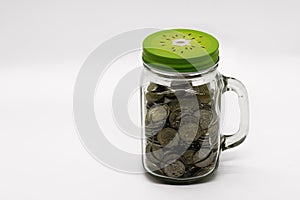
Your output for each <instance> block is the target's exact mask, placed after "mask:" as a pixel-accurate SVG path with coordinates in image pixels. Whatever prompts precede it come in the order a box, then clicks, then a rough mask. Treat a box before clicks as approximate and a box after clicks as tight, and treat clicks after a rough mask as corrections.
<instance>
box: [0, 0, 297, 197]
mask: <svg viewBox="0 0 300 200" xmlns="http://www.w3.org/2000/svg"><path fill="white" fill-rule="evenodd" d="M299 6H300V5H299V2H298V1H296V0H294V1H292V0H285V1H271V0H267V1H259V0H252V1H243V0H228V1H217V0H211V1H201V0H197V1H191V0H185V1H175V0H173V1H169V0H165V1H161V0H160V1H158V0H151V1H141V0H139V1H137V0H135V1H134V0H126V1H115V0H110V1H107V2H106V1H99V0H98V1H96V0H95V1H92V0H85V1H83V0H72V1H71V0H69V1H68V0H52V1H43V0H42V1H38V0H28V1H21V0H0V159H1V160H0V199H5V200H10V199H26V200H27V199H30V200H35V199H73V200H75V199H89V200H90V199H91V200H94V199H104V198H109V199H132V200H134V199H162V198H167V199H218V198H222V199H232V200H233V199H241V198H242V199H251V200H252V199H283V198H285V199H299V197H300V192H299V189H300V186H299V183H298V180H299V179H300V172H299V169H300V156H299V152H300V147H299V145H298V140H299V139H300V136H299V134H300V132H299V126H298V123H299V111H300V105H299V102H300V91H299V83H300V81H299V72H300V71H299V67H300V66H299V63H300V57H299V56H300V47H299V44H300V37H299V35H300V27H299V24H300V12H299ZM145 27H153V28H174V27H176V28H177V27H187V28H194V29H200V30H203V31H207V32H209V33H212V34H213V35H214V36H216V37H217V38H218V40H219V41H220V43H221V47H220V55H221V64H220V67H219V71H221V72H222V73H224V74H225V75H230V76H233V77H237V78H239V79H240V80H242V81H243V82H244V84H245V85H246V86H247V89H248V93H249V98H250V111H251V125H250V133H249V136H248V138H247V140H246V141H245V142H244V143H243V144H242V145H241V146H239V147H237V148H235V149H233V150H230V151H228V152H224V153H223V154H222V155H221V160H220V166H219V169H218V173H217V176H216V177H215V178H214V179H213V180H211V181H210V182H206V183H202V184H195V185H188V186H171V185H163V184H157V183H154V182H152V181H151V180H149V179H147V178H146V177H145V176H144V175H143V174H139V175H132V174H126V173H120V172H116V171H114V170H111V169H109V168H106V167H104V166H103V165H101V164H100V163H98V162H97V161H96V160H94V159H93V158H92V157H91V156H90V155H89V154H88V153H87V152H86V151H85V149H84V148H83V147H82V145H81V143H80V140H79V137H78V135H77V133H76V130H75V124H74V122H73V115H72V93H73V87H74V83H75V80H76V76H77V74H78V72H79V70H80V67H81V65H82V64H83V62H84V60H85V59H86V58H87V56H88V55H89V53H90V52H92V51H93V49H94V48H96V47H97V46H98V45H99V44H101V42H103V41H105V40H107V39H109V38H110V37H112V36H113V35H117V34H119V33H121V32H125V31H129V30H132V29H137V28H145ZM111 78H112V79H113V78H114V77H113V76H112V77H111ZM227 106H229V108H230V103H229V105H227ZM233 107H234V106H233ZM130 108H131V107H130ZM230 110H231V109H228V108H227V111H228V112H230ZM133 112H134V111H133ZM233 116H234V114H233ZM228 119H229V120H230V117H227V120H228ZM230 126H231V125H230V123H229V125H228V124H227V130H229V129H230ZM124 146H125V145H124ZM131 150H132V149H131ZM131 150H130V151H131Z"/></svg>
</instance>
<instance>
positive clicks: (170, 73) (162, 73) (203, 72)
mask: <svg viewBox="0 0 300 200" xmlns="http://www.w3.org/2000/svg"><path fill="white" fill-rule="evenodd" d="M143 65H144V67H145V68H146V69H147V70H149V71H150V72H152V73H154V74H156V75H159V76H162V77H165V78H172V79H182V78H197V77H201V76H205V75H207V74H209V73H211V72H213V71H215V70H216V69H217V68H218V66H219V60H218V61H217V62H216V64H215V65H213V66H211V67H209V68H207V69H204V70H200V71H195V72H178V71H176V70H173V71H165V70H159V69H157V68H155V67H151V65H149V64H147V63H145V62H144V63H143Z"/></svg>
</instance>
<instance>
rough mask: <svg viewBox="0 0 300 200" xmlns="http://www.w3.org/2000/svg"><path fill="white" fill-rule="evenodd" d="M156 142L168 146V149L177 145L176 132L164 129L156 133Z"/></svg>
mask: <svg viewBox="0 0 300 200" xmlns="http://www.w3.org/2000/svg"><path fill="white" fill-rule="evenodd" d="M157 140H158V142H159V143H160V144H161V145H163V146H165V145H168V146H169V147H170V146H174V145H177V144H178V142H179V137H178V134H177V131H176V130H174V129H172V128H164V129H162V130H161V131H159V132H158V134H157Z"/></svg>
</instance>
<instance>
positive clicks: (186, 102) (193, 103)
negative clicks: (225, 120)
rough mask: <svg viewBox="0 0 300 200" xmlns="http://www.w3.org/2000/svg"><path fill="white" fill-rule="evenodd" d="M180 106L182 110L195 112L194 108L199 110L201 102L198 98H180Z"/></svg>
mask: <svg viewBox="0 0 300 200" xmlns="http://www.w3.org/2000/svg"><path fill="white" fill-rule="evenodd" d="M179 106H180V109H181V110H188V111H190V112H194V110H199V108H200V107H199V102H198V101H197V99H196V98H192V97H188V98H180V99H179Z"/></svg>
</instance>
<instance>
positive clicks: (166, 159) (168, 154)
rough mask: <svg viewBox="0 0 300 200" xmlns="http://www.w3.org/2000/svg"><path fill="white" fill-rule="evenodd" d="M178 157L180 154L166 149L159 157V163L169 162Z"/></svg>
mask: <svg viewBox="0 0 300 200" xmlns="http://www.w3.org/2000/svg"><path fill="white" fill-rule="evenodd" d="M179 159H180V154H177V153H174V152H172V151H167V152H165V153H164V155H163V158H162V159H161V164H162V165H165V164H171V163H173V162H175V161H176V160H179Z"/></svg>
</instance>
